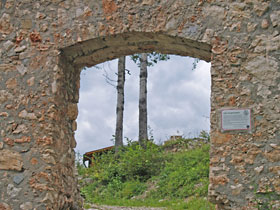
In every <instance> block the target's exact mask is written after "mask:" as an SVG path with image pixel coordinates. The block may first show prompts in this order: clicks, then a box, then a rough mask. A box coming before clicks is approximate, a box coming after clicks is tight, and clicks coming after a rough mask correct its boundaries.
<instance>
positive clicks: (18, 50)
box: [15, 46, 26, 53]
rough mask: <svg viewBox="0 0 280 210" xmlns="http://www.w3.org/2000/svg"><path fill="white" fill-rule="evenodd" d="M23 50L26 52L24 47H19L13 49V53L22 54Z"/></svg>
mask: <svg viewBox="0 0 280 210" xmlns="http://www.w3.org/2000/svg"><path fill="white" fill-rule="evenodd" d="M24 50H26V46H21V47H17V48H15V52H16V53H21V52H23V51H24Z"/></svg>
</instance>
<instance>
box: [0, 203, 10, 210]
mask: <svg viewBox="0 0 280 210" xmlns="http://www.w3.org/2000/svg"><path fill="white" fill-rule="evenodd" d="M0 209H1V210H12V209H11V207H10V206H9V205H8V204H6V203H0Z"/></svg>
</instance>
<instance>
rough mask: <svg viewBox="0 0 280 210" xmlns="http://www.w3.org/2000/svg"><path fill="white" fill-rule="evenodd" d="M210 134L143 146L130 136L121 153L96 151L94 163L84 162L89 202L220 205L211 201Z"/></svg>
mask: <svg viewBox="0 0 280 210" xmlns="http://www.w3.org/2000/svg"><path fill="white" fill-rule="evenodd" d="M208 140H209V139H208V138H197V139H185V138H180V139H175V140H172V141H168V142H166V143H165V144H164V145H162V146H158V145H156V144H154V143H152V142H147V147H146V149H143V148H142V147H140V146H139V145H138V144H137V143H135V142H129V143H128V146H127V147H125V148H123V150H122V151H121V152H119V153H118V155H115V154H114V153H112V152H109V153H107V154H104V155H102V156H101V157H96V158H95V160H94V161H93V167H91V168H84V167H83V166H82V165H80V164H78V171H79V175H80V180H79V184H80V186H81V193H82V196H83V197H84V198H85V207H88V208H89V207H90V206H91V205H92V204H95V205H100V204H102V205H117V206H149V207H166V209H172V210H176V209H178V210H182V209H190V210H192V209H193V210H197V209H201V210H204V209H205V210H208V209H214V207H213V205H212V204H210V203H209V202H208V201H207V188H208V184H209V182H208V175H209V143H208Z"/></svg>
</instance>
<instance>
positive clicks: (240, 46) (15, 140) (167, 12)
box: [0, 0, 280, 210]
mask: <svg viewBox="0 0 280 210" xmlns="http://www.w3.org/2000/svg"><path fill="white" fill-rule="evenodd" d="M0 8H1V13H0V81H1V82H0V106H1V109H0V110H1V111H0V124H1V126H0V129H1V139H0V141H1V143H0V170H3V173H4V175H3V177H0V183H3V185H4V186H5V187H1V188H0V195H1V200H4V201H5V203H0V209H1V208H2V209H18V208H19V207H20V208H21V209H32V210H33V209H45V207H46V206H47V207H48V208H49V209H64V208H69V209H81V204H80V201H81V198H80V197H79V193H78V190H77V187H76V183H77V180H76V178H75V177H74V175H73V174H74V167H73V166H71V164H73V163H74V154H73V153H74V151H73V148H74V147H75V146H76V141H75V138H74V132H75V130H76V128H77V125H76V122H75V119H76V118H77V115H78V109H77V103H78V100H79V87H80V86H79V82H80V81H79V78H80V75H79V74H80V72H81V69H82V68H83V67H85V66H88V67H90V66H94V65H96V64H98V63H101V62H104V61H107V60H111V59H114V58H118V57H120V56H124V55H130V54H134V53H141V52H153V51H157V52H161V53H167V54H177V55H182V56H192V57H196V58H200V59H203V60H206V61H209V62H210V61H211V65H212V66H211V76H212V86H211V92H212V94H211V154H210V155H211V162H210V174H209V175H210V178H209V179H210V185H209V200H211V201H213V202H214V203H215V204H216V205H217V208H218V209H236V210H237V209H244V210H247V209H250V208H251V207H252V208H251V209H254V208H253V207H254V206H256V204H257V203H256V202H257V201H258V202H264V201H265V199H266V198H265V192H266V191H267V190H268V191H273V192H276V193H279V182H278V181H279V180H280V179H279V168H278V166H279V164H280V158H279V155H278V154H279V150H280V148H279V147H280V146H279V136H280V133H279V131H280V124H279V119H280V114H279V113H280V104H279V99H280V94H279V91H280V86H279V82H280V70H279V66H280V65H279V50H280V28H279V27H280V24H279V19H280V18H279V16H280V12H279V8H280V1H279V0H273V1H258V0H245V1H220V0H218V1H210V0H209V1H183V0H174V1H154V0H144V1H138V0H137V1H122V0H118V1H114V0H102V1H80V0H76V1H70V0H65V1H57V0H54V1H40V2H39V1H33V2H32V1H28V0H26V1H13V0H7V1H0ZM228 108H230V109H238V108H250V109H251V111H252V116H251V121H252V122H251V123H252V125H253V126H252V130H251V131H250V132H243V131H239V130H237V131H221V122H220V110H221V109H228ZM11 149H13V150H14V151H11ZM23 162H24V164H26V166H25V168H24V176H25V178H24V180H23V181H22V182H20V183H19V181H20V179H19V180H18V179H16V180H13V177H15V176H17V174H15V172H14V171H10V170H17V171H21V170H22V169H23V166H22V165H23ZM2 163H3V164H2ZM46 171H48V172H47V173H46ZM0 172H2V171H0ZM7 177H8V178H7ZM27 177H28V178H27ZM14 181H16V182H14ZM16 183H19V185H18V186H20V187H21V188H22V190H21V191H20V192H19V193H18V189H19V188H15V187H14V184H16ZM1 186H2V185H1ZM6 186H9V188H7V187H6ZM255 186H257V193H259V194H258V196H256V194H254V193H252V192H253V191H254V190H255ZM7 191H8V192H9V194H10V195H12V196H15V195H16V194H17V196H15V197H13V198H12V199H11V196H10V195H9V194H8V193H7ZM29 192H32V193H34V195H36V196H37V197H36V199H34V197H32V196H29V195H28V193H29ZM21 193H23V194H22V195H21ZM25 195H28V196H25ZM244 195H245V196H244ZM7 204H9V205H7ZM271 205H272V206H276V207H275V208H276V209H277V206H279V205H280V204H279V201H277V200H276V201H275V200H272V201H271Z"/></svg>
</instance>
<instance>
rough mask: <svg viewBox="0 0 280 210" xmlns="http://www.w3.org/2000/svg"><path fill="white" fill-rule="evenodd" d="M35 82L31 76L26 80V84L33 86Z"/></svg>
mask: <svg viewBox="0 0 280 210" xmlns="http://www.w3.org/2000/svg"><path fill="white" fill-rule="evenodd" d="M34 83H35V77H31V78H30V79H28V80H27V85H28V86H33V85H34Z"/></svg>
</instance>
